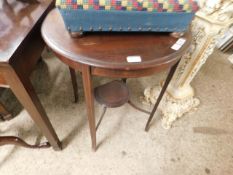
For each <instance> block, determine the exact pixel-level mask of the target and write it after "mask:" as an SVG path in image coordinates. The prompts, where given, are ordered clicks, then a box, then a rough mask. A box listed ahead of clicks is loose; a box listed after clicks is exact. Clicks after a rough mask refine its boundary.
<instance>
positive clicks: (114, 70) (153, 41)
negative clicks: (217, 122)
mask: <svg viewBox="0 0 233 175" xmlns="http://www.w3.org/2000/svg"><path fill="white" fill-rule="evenodd" d="M42 37H43V38H44V40H45V42H46V43H47V45H48V46H49V47H50V48H51V49H52V50H53V51H54V52H55V54H56V55H57V57H58V58H59V59H60V60H61V61H62V62H63V63H65V64H67V65H68V66H69V67H71V68H72V69H75V70H78V71H80V72H81V73H82V78H83V86H84V93H85V100H86V106H87V116H88V121H89V127H90V133H91V139H92V148H93V149H94V150H96V122H95V114H94V100H93V86H92V80H91V79H92V76H93V75H95V76H105V77H118V78H137V77H143V76H148V75H152V74H154V73H156V72H159V71H162V70H165V69H168V68H170V67H172V66H173V65H175V64H176V63H177V62H178V61H179V59H180V58H181V56H182V55H183V54H184V53H185V52H186V51H187V49H188V47H189V46H190V42H191V34H190V32H187V33H185V34H184V36H183V39H185V40H186V42H185V43H184V44H183V46H182V47H180V49H179V50H173V49H171V47H172V46H173V45H174V44H175V43H176V42H177V40H178V39H177V38H176V37H174V36H171V35H169V34H162V33H157V34H156V33H143V34H136V33H134V34H133V33H130V34H127V33H88V34H85V35H84V36H82V37H78V38H72V37H71V36H70V35H69V33H68V32H67V30H66V29H65V26H64V23H63V20H62V18H61V16H60V14H59V12H58V10H53V11H51V12H50V13H49V14H48V16H47V17H46V19H45V21H44V22H43V25H42ZM128 56H136V57H137V58H138V56H140V58H141V62H137V63H130V62H128V61H127V57H128ZM131 58H132V57H131ZM173 71H174V70H173ZM170 78H171V77H170ZM164 90H165V89H164ZM147 129H148V128H147Z"/></svg>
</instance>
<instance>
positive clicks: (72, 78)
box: [69, 67, 78, 103]
mask: <svg viewBox="0 0 233 175" xmlns="http://www.w3.org/2000/svg"><path fill="white" fill-rule="evenodd" d="M69 69H70V76H71V81H72V86H73V91H74V102H75V103H76V102H78V85H77V80H76V74H75V70H74V69H73V68H71V67H69Z"/></svg>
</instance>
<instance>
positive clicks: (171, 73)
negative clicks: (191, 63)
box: [145, 60, 180, 131]
mask: <svg viewBox="0 0 233 175" xmlns="http://www.w3.org/2000/svg"><path fill="white" fill-rule="evenodd" d="M179 62H180V60H179V61H178V62H177V63H176V64H175V65H174V66H172V68H171V69H170V71H169V73H168V76H167V78H166V80H165V82H164V85H163V87H162V90H161V92H160V94H159V97H158V99H157V101H156V103H155V105H154V108H153V110H152V112H151V113H150V117H149V119H148V121H147V123H146V127H145V131H148V130H149V127H150V122H151V120H152V118H153V117H154V114H155V112H156V110H157V108H158V106H159V103H160V101H161V99H162V98H163V95H164V93H165V91H166V89H167V87H168V85H169V83H170V81H171V79H172V77H173V75H174V73H175V71H176V68H177V66H178V64H179Z"/></svg>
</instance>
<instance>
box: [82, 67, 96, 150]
mask: <svg viewBox="0 0 233 175" xmlns="http://www.w3.org/2000/svg"><path fill="white" fill-rule="evenodd" d="M82 79H83V88H84V93H85V100H86V107H87V116H88V121H89V127H90V132H91V141H92V148H93V150H94V151H96V129H95V112H94V96H93V88H92V80H91V69H90V66H87V65H83V66H82Z"/></svg>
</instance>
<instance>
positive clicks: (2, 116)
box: [0, 103, 13, 121]
mask: <svg viewBox="0 0 233 175" xmlns="http://www.w3.org/2000/svg"><path fill="white" fill-rule="evenodd" d="M11 119H13V116H12V114H11V113H10V112H9V111H7V110H6V108H5V106H4V105H3V104H2V103H0V120H2V121H6V120H11Z"/></svg>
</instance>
